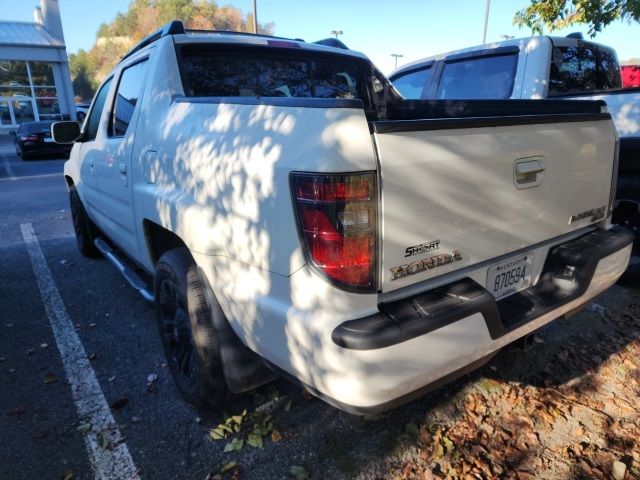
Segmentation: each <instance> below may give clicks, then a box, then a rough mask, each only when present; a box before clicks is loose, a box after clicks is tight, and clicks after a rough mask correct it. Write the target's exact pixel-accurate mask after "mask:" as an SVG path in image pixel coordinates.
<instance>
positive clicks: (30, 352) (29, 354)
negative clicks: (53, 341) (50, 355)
mask: <svg viewBox="0 0 640 480" xmlns="http://www.w3.org/2000/svg"><path fill="white" fill-rule="evenodd" d="M25 353H26V354H27V356H31V355H33V354H34V353H36V349H35V348H30V349H29V350H27V351H26V352H25Z"/></svg>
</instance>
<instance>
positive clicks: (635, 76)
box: [620, 65, 640, 88]
mask: <svg viewBox="0 0 640 480" xmlns="http://www.w3.org/2000/svg"><path fill="white" fill-rule="evenodd" d="M620 72H621V73H622V87H623V88H630V87H640V65H623V66H622V67H620Z"/></svg>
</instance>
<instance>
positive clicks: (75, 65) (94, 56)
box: [69, 0, 273, 99]
mask: <svg viewBox="0 0 640 480" xmlns="http://www.w3.org/2000/svg"><path fill="white" fill-rule="evenodd" d="M174 19H180V20H182V21H183V22H184V23H185V25H186V26H187V28H194V29H205V30H230V31H240V32H252V31H253V19H252V18H250V16H249V15H243V13H242V12H241V11H240V10H238V9H237V8H235V7H231V6H224V7H219V6H218V4H217V3H216V2H215V1H213V0H131V1H130V3H129V7H128V8H127V11H126V12H118V13H117V14H116V17H115V18H114V19H113V21H111V22H109V23H103V24H101V25H100V27H99V29H98V31H97V33H96V38H97V39H98V41H96V44H95V45H94V46H93V47H92V48H91V50H89V51H88V52H85V51H84V50H79V51H78V52H77V53H76V54H75V55H73V54H72V55H70V56H69V65H70V68H71V78H72V80H73V81H74V82H75V83H74V88H75V89H76V94H77V95H78V96H81V97H82V98H83V99H87V98H91V97H92V96H93V92H94V91H95V89H96V87H97V86H98V84H99V83H100V82H101V81H102V80H103V78H104V76H105V75H106V74H107V73H108V72H109V71H110V70H111V69H112V68H113V66H114V65H115V64H116V63H117V62H118V60H119V59H120V57H121V56H122V55H124V54H125V53H126V52H127V51H128V50H129V49H130V48H131V47H132V46H133V45H135V43H136V42H138V41H139V40H141V39H142V38H143V37H145V36H146V35H149V34H150V33H152V32H153V31H155V30H157V29H158V28H160V27H161V26H162V25H164V24H165V23H167V22H169V21H171V20H174ZM258 32H260V33H264V34H271V33H272V32H273V24H272V23H267V24H264V25H258Z"/></svg>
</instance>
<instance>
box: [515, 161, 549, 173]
mask: <svg viewBox="0 0 640 480" xmlns="http://www.w3.org/2000/svg"><path fill="white" fill-rule="evenodd" d="M540 172H544V165H542V163H540V162H538V161H537V160H534V161H533V162H523V163H519V164H517V165H516V175H517V176H519V177H522V176H526V175H531V174H533V173H540Z"/></svg>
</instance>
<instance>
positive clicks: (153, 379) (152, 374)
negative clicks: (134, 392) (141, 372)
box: [147, 373, 158, 383]
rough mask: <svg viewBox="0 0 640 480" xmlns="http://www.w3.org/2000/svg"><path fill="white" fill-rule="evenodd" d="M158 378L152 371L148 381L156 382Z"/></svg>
mask: <svg viewBox="0 0 640 480" xmlns="http://www.w3.org/2000/svg"><path fill="white" fill-rule="evenodd" d="M156 380H158V375H157V374H155V373H150V374H149V375H148V376H147V382H148V383H153V382H155V381H156Z"/></svg>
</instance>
